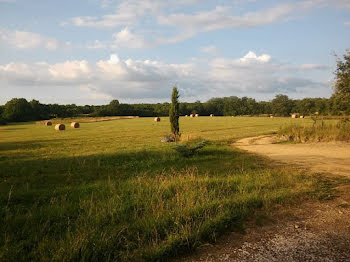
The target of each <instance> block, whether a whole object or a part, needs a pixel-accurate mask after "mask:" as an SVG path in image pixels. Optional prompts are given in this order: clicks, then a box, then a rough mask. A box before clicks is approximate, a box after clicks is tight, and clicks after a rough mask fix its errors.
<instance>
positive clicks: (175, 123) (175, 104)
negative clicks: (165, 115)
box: [169, 87, 180, 141]
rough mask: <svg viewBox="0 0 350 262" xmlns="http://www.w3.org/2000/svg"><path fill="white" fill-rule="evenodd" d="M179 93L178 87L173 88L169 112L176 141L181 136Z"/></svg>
mask: <svg viewBox="0 0 350 262" xmlns="http://www.w3.org/2000/svg"><path fill="white" fill-rule="evenodd" d="M179 117H180V111H179V92H178V90H177V88H176V87H174V88H173V92H172V94H171V106H170V111H169V118H170V128H171V133H172V134H173V135H174V137H175V140H176V141H177V139H178V138H179V136H180V126H179Z"/></svg>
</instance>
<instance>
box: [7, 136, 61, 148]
mask: <svg viewBox="0 0 350 262" xmlns="http://www.w3.org/2000/svg"><path fill="white" fill-rule="evenodd" d="M62 140H63V139H49V140H30V141H18V142H11V143H9V142H0V151H6V150H23V149H37V148H41V147H44V146H47V145H46V144H47V143H55V142H60V141H62Z"/></svg>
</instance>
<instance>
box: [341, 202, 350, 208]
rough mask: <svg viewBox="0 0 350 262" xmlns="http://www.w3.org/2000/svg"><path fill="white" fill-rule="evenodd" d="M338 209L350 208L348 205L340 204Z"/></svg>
mask: <svg viewBox="0 0 350 262" xmlns="http://www.w3.org/2000/svg"><path fill="white" fill-rule="evenodd" d="M338 207H341V208H350V205H349V204H348V203H342V204H339V205H338Z"/></svg>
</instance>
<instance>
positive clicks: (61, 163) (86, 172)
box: [0, 140, 264, 203]
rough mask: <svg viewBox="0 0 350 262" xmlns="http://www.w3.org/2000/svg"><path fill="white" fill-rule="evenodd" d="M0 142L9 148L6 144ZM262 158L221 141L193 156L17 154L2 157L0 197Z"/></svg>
mask: <svg viewBox="0 0 350 262" xmlns="http://www.w3.org/2000/svg"><path fill="white" fill-rule="evenodd" d="M55 141H56V140H55ZM43 142H48V141H30V142H26V143H21V145H22V146H23V147H28V148H32V147H40V144H41V143H43ZM1 146H2V147H6V146H7V147H8V148H11V145H7V144H5V145H0V147H1ZM17 146H18V145H17ZM14 147H15V146H13V148H14ZM2 160H6V159H2ZM263 162H264V161H263V159H262V158H259V157H257V156H256V155H250V154H246V153H244V152H240V151H236V150H232V149H231V148H229V147H224V146H217V145H212V146H209V147H208V148H205V149H203V150H202V151H200V152H199V153H198V154H197V155H195V156H194V157H192V158H183V157H181V156H179V155H178V154H176V153H175V151H173V150H172V149H171V148H167V149H165V150H164V151H154V150H153V151H141V152H140V151H137V152H124V153H121V152H120V153H115V154H99V155H92V156H77V157H65V158H58V159H37V160H26V159H25V158H23V159H16V160H15V161H3V162H0V179H1V182H0V202H2V203H5V202H6V201H7V198H8V192H9V190H10V188H11V187H13V188H15V190H16V191H17V192H19V194H16V196H17V197H16V196H13V199H12V200H13V201H15V199H14V198H19V199H17V201H16V202H18V203H21V202H22V203H23V202H26V203H28V202H31V201H32V200H33V201H34V199H35V201H38V199H41V198H43V199H46V197H45V196H46V195H49V194H46V193H49V192H51V191H53V190H55V191H61V192H62V194H66V193H67V192H70V191H71V190H74V188H75V187H77V186H81V185H84V186H88V185H93V184H95V183H99V182H101V181H106V180H107V179H112V180H118V181H123V180H127V179H129V178H135V177H137V176H143V175H145V174H146V175H147V176H149V177H152V176H157V175H159V174H167V173H169V174H171V173H174V172H178V171H183V170H184V169H188V168H195V169H196V170H197V171H198V173H199V174H200V175H209V176H211V175H215V176H221V175H222V176H225V175H227V174H230V173H237V172H238V173H240V172H242V171H243V170H244V171H247V170H257V169H260V168H261V167H262V166H263Z"/></svg>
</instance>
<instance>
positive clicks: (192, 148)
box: [174, 140, 209, 158]
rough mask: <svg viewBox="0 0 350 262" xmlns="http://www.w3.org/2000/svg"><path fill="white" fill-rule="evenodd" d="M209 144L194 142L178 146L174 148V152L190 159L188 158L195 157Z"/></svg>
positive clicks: (206, 142)
mask: <svg viewBox="0 0 350 262" xmlns="http://www.w3.org/2000/svg"><path fill="white" fill-rule="evenodd" d="M208 144H209V142H208V141H206V140H201V141H192V142H187V143H184V144H179V145H176V146H174V150H175V151H176V152H177V153H179V154H180V155H181V156H183V157H187V158H188V157H192V156H194V155H195V154H196V153H197V152H198V150H200V149H202V148H203V147H205V146H206V145H208Z"/></svg>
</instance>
